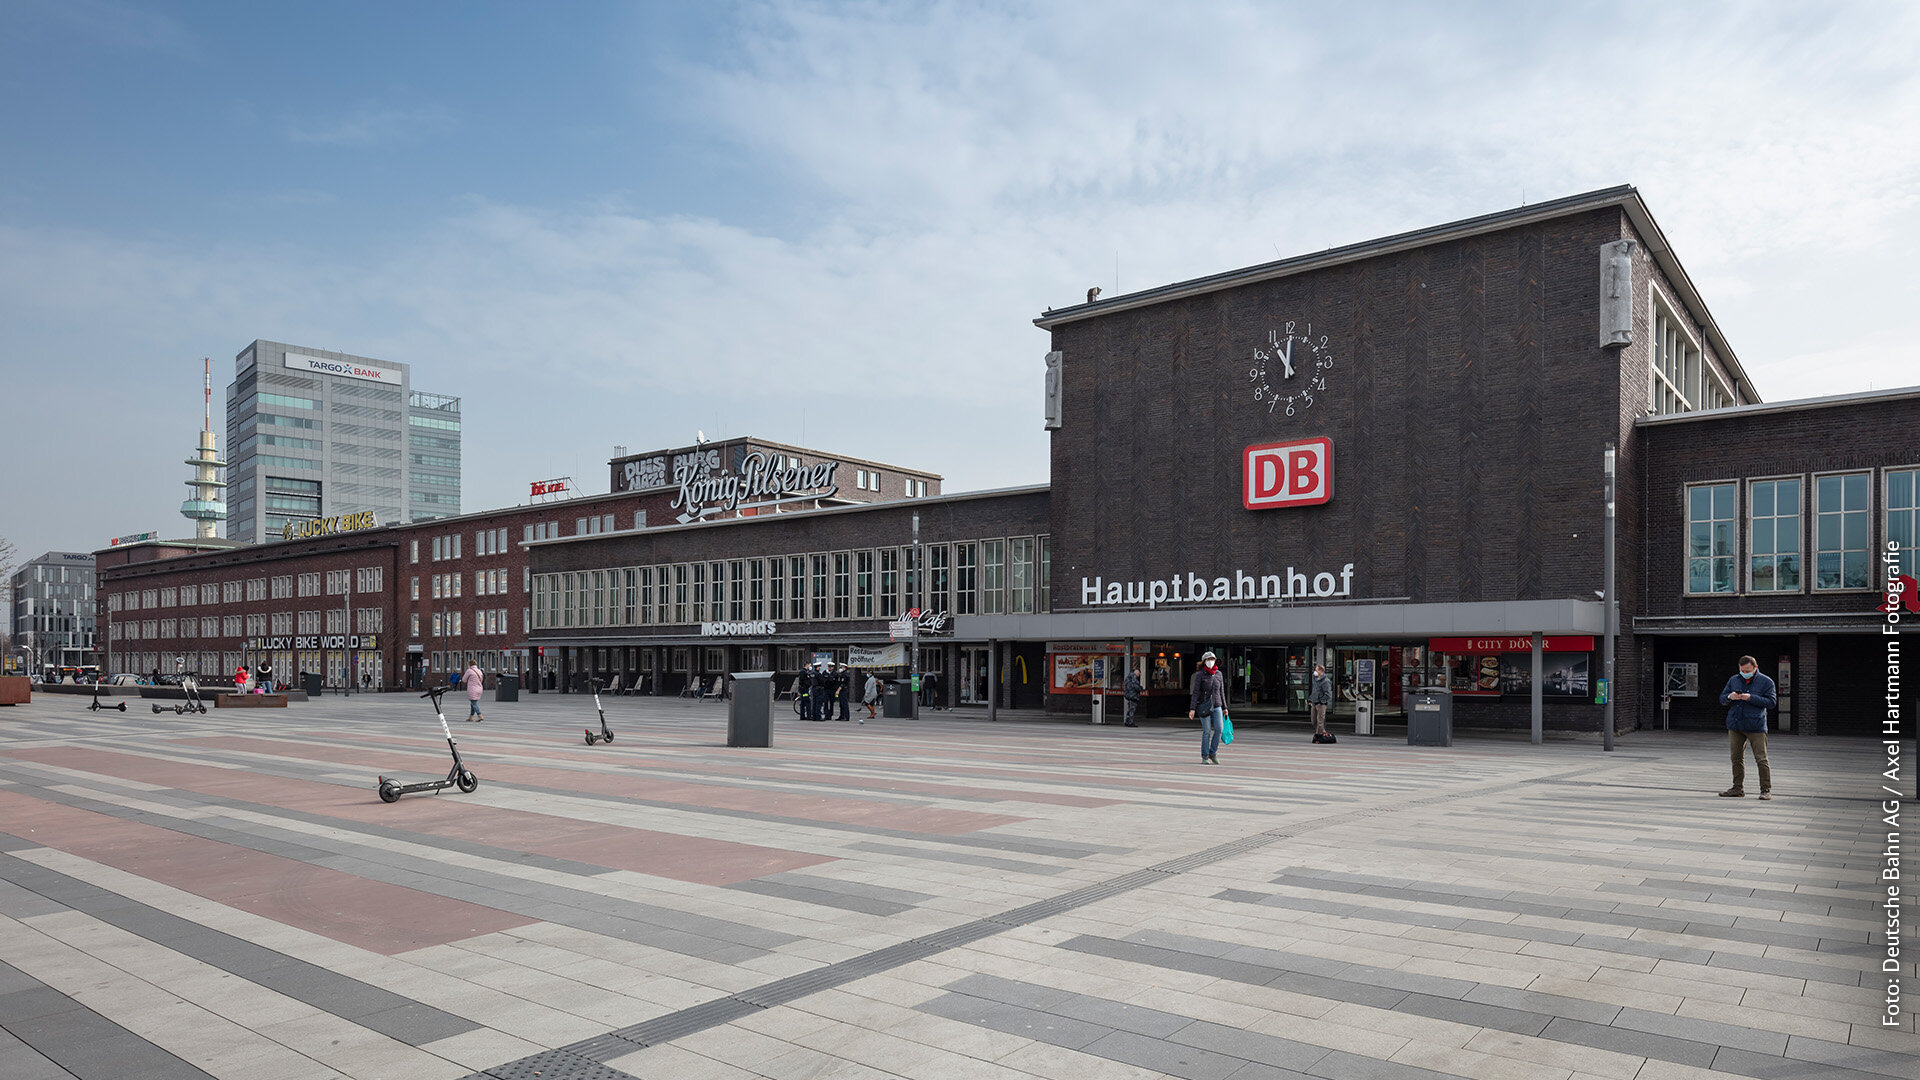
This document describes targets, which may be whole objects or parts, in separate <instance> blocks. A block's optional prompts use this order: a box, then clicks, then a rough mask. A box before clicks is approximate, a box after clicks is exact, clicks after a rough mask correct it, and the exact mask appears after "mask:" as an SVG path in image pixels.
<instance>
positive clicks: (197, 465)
mask: <svg viewBox="0 0 1920 1080" xmlns="http://www.w3.org/2000/svg"><path fill="white" fill-rule="evenodd" d="M206 395H207V409H206V423H205V426H203V427H202V428H201V429H200V451H199V453H198V455H196V456H194V457H190V458H188V459H187V464H189V465H192V466H193V467H194V469H195V471H196V472H197V474H198V475H196V476H195V477H194V478H193V479H191V480H189V481H187V486H188V487H190V488H192V489H193V498H191V499H188V500H187V501H186V502H183V503H181V504H180V514H181V516H182V517H185V518H188V519H190V520H192V521H193V523H194V533H195V535H196V536H199V537H201V538H203V539H207V538H211V537H215V536H218V535H219V530H220V523H221V522H223V521H225V520H227V500H226V498H225V497H224V496H225V488H226V486H227V482H226V481H225V480H222V479H220V473H219V470H221V469H224V468H226V467H227V463H226V462H224V461H221V460H220V451H219V450H218V449H217V448H216V447H215V445H214V440H215V439H216V437H217V436H215V435H214V433H213V360H212V359H208V360H207V361H206Z"/></svg>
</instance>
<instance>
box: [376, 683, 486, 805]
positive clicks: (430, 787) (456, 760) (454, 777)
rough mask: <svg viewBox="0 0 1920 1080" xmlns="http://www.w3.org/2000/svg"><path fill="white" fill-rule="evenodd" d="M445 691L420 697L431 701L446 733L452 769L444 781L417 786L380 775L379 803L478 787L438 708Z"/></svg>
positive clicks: (433, 689)
mask: <svg viewBox="0 0 1920 1080" xmlns="http://www.w3.org/2000/svg"><path fill="white" fill-rule="evenodd" d="M447 690H448V687H445V686H436V687H433V688H432V689H430V690H428V691H427V692H426V693H424V694H421V695H420V696H421V697H423V698H432V699H433V712H434V715H435V716H438V717H439V718H440V730H441V731H443V732H445V733H446V736H447V749H448V750H451V751H453V768H451V769H448V770H447V778H446V779H445V780H426V781H422V782H421V783H418V784H403V783H401V782H400V781H398V780H389V779H388V778H387V777H386V776H385V775H382V776H381V777H380V779H379V786H380V801H381V802H398V801H399V799H400V796H402V795H411V794H413V793H414V792H416V791H439V790H440V789H441V788H447V787H457V788H459V789H460V790H461V791H463V792H466V791H472V790H473V789H474V788H477V787H479V786H480V778H479V777H477V776H475V775H473V772H472V770H470V769H468V768H467V766H466V764H465V763H464V762H462V761H461V760H460V748H459V747H458V746H456V745H454V741H453V729H452V728H450V727H448V726H447V714H446V713H445V712H443V711H442V710H441V708H440V695H442V694H444V693H446V692H447Z"/></svg>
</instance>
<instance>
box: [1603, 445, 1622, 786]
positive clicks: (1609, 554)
mask: <svg viewBox="0 0 1920 1080" xmlns="http://www.w3.org/2000/svg"><path fill="white" fill-rule="evenodd" d="M1606 472H1607V538H1606V575H1605V576H1606V585H1605V588H1606V592H1607V597H1606V610H1605V611H1604V612H1602V614H1601V618H1603V619H1605V620H1606V652H1605V654H1604V658H1603V660H1602V663H1603V664H1604V666H1605V668H1606V673H1607V674H1606V678H1607V703H1606V705H1605V712H1604V714H1603V715H1602V716H1601V719H1600V745H1601V748H1602V749H1604V750H1609V751H1611V750H1612V749H1613V699H1614V695H1615V694H1616V693H1617V692H1618V688H1617V687H1616V686H1615V685H1614V681H1613V644H1614V640H1613V639H1614V635H1615V634H1617V633H1618V632H1619V625H1618V624H1619V618H1618V617H1617V612H1618V611H1619V610H1620V601H1619V599H1618V598H1617V597H1616V596H1614V587H1615V583H1614V567H1613V538H1614V527H1615V519H1614V509H1613V504H1614V452H1613V444H1612V443H1608V444H1607V452H1606Z"/></svg>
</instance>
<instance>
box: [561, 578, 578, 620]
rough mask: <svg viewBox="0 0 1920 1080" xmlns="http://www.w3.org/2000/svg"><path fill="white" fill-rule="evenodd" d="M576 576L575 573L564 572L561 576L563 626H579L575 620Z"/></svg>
mask: <svg viewBox="0 0 1920 1080" xmlns="http://www.w3.org/2000/svg"><path fill="white" fill-rule="evenodd" d="M574 577H575V575H573V574H562V575H561V576H560V625H561V626H577V625H578V624H577V623H575V622H574V621H573V595H574V592H573V590H574V584H573V579H574Z"/></svg>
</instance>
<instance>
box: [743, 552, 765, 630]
mask: <svg viewBox="0 0 1920 1080" xmlns="http://www.w3.org/2000/svg"><path fill="white" fill-rule="evenodd" d="M766 617H767V560H765V559H748V560H747V618H749V619H752V620H753V621H754V622H759V621H760V620H762V619H764V618H766Z"/></svg>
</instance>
